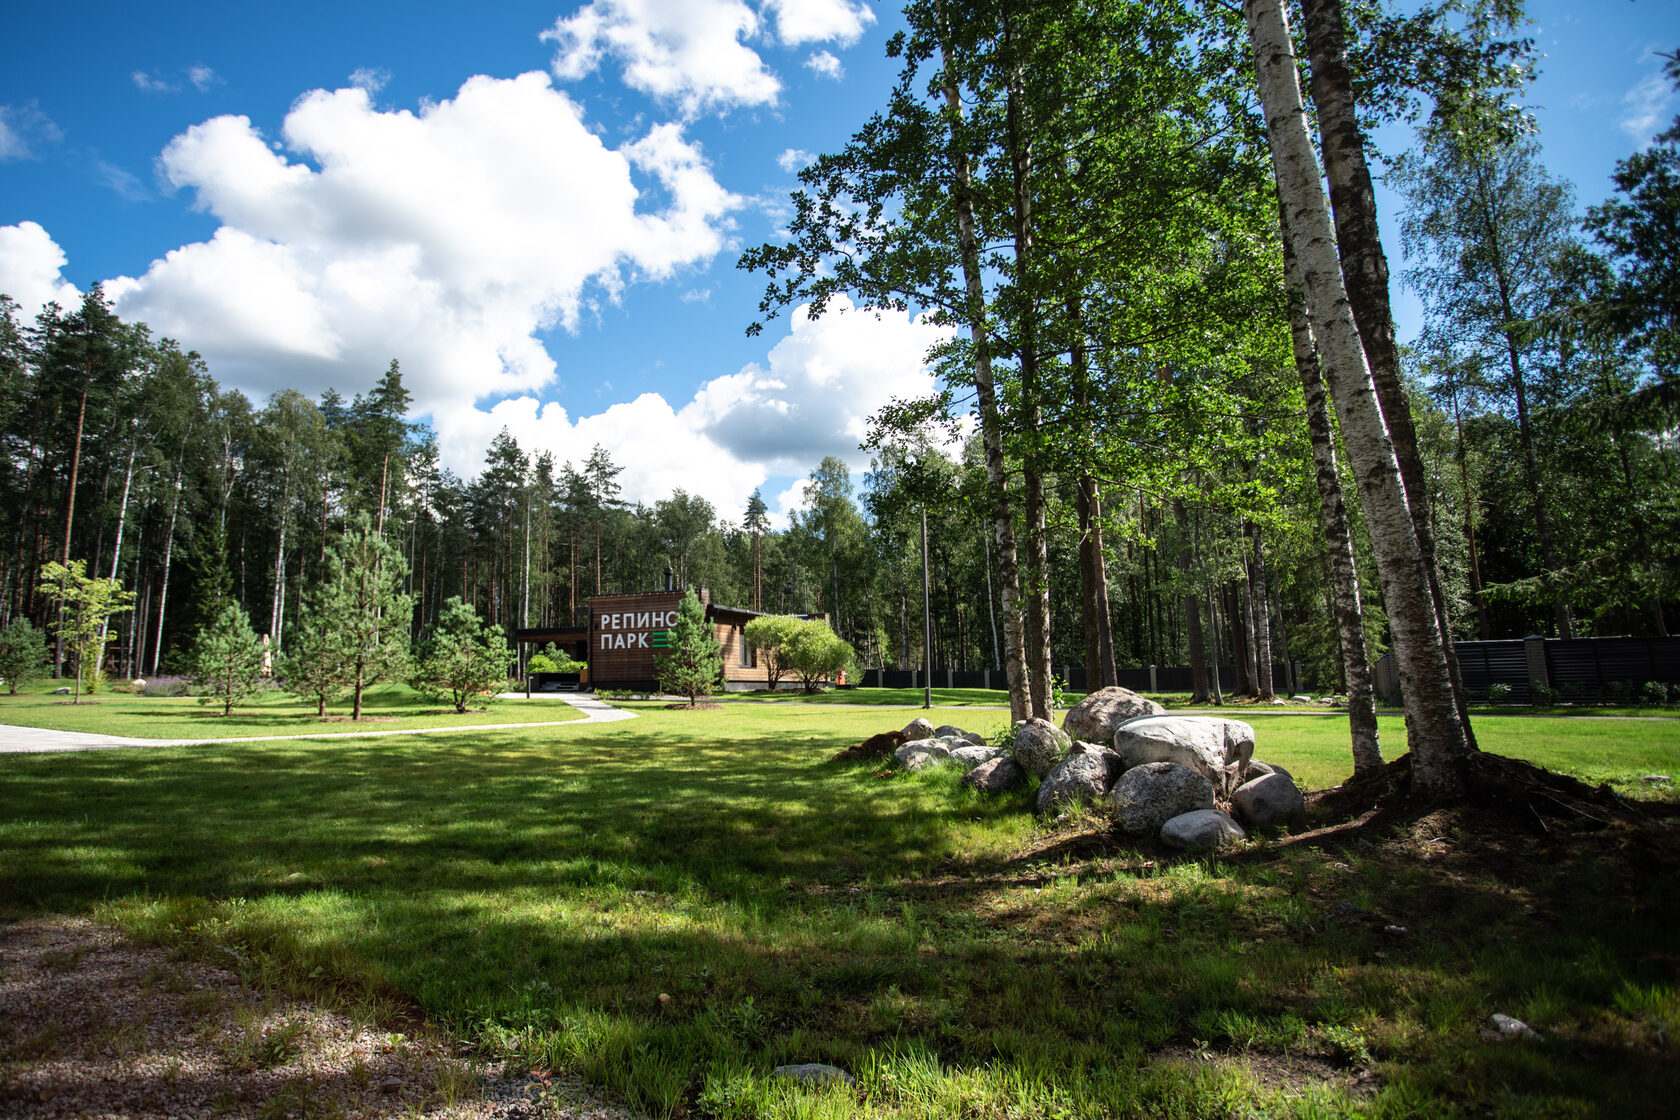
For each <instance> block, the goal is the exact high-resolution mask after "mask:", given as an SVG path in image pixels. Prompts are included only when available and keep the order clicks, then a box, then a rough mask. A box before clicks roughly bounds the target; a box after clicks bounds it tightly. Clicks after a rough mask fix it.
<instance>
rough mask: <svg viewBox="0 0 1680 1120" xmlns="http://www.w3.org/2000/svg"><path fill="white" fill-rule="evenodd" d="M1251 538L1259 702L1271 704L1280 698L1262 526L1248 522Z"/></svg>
mask: <svg viewBox="0 0 1680 1120" xmlns="http://www.w3.org/2000/svg"><path fill="white" fill-rule="evenodd" d="M1248 535H1249V538H1250V539H1251V540H1253V542H1254V554H1253V556H1252V557H1250V558H1249V559H1248V561H1247V568H1248V599H1249V603H1250V604H1251V610H1252V611H1253V614H1254V667H1255V670H1256V673H1255V683H1256V685H1258V686H1259V698H1260V699H1261V700H1270V699H1272V697H1274V696H1276V695H1277V691H1276V689H1275V687H1274V686H1273V683H1272V617H1271V612H1272V608H1271V604H1270V603H1269V602H1268V599H1267V595H1266V554H1265V552H1264V550H1263V549H1262V547H1261V543H1260V526H1258V525H1256V524H1255V523H1254V522H1252V521H1250V522H1248Z"/></svg>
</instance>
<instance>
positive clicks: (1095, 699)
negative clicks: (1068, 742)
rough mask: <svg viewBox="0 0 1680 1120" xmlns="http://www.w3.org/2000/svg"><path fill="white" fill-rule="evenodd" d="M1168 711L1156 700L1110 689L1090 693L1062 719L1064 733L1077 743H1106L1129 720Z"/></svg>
mask: <svg viewBox="0 0 1680 1120" xmlns="http://www.w3.org/2000/svg"><path fill="white" fill-rule="evenodd" d="M1165 711H1166V709H1165V708H1163V707H1161V705H1159V704H1157V703H1155V701H1153V700H1149V699H1146V698H1145V697H1142V696H1139V695H1138V694H1137V693H1135V692H1133V691H1132V690H1131V689H1129V688H1121V687H1120V686H1118V685H1110V686H1109V687H1108V688H1099V689H1098V690H1097V691H1095V692H1093V693H1091V694H1090V695H1089V696H1087V697H1085V699H1083V700H1081V701H1080V702H1079V703H1078V704H1076V705H1074V706H1073V708H1071V709H1070V710H1069V711H1068V714H1067V715H1065V716H1063V717H1062V730H1063V731H1066V732H1067V733H1068V734H1069V735H1071V736H1072V737H1073V738H1075V739H1084V740H1086V741H1087V742H1091V743H1106V742H1108V741H1109V740H1111V739H1113V738H1114V732H1115V731H1116V730H1117V729H1118V728H1119V727H1120V725H1121V724H1122V723H1125V722H1126V721H1127V720H1129V719H1137V718H1138V717H1139V716H1158V715H1160V714H1162V713H1163V712H1165Z"/></svg>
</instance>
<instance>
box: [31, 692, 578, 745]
mask: <svg viewBox="0 0 1680 1120" xmlns="http://www.w3.org/2000/svg"><path fill="white" fill-rule="evenodd" d="M51 683H52V682H36V683H35V684H33V685H31V686H29V688H28V689H27V690H26V691H20V692H19V693H18V695H16V696H7V695H3V694H0V724H7V723H11V724H18V725H21V726H24V727H46V728H51V729H52V730H54V731H87V732H93V733H97V734H102V735H124V736H136V737H140V738H146V739H222V738H232V737H237V736H246V735H311V734H323V733H324V734H333V733H339V732H347V731H416V730H419V729H421V728H432V727H476V726H480V725H484V724H519V723H546V722H549V721H551V720H574V719H582V718H583V715H582V713H580V712H579V711H578V710H577V709H575V708H573V707H571V706H570V705H567V704H564V703H561V702H560V701H558V700H554V699H552V698H546V699H533V700H531V701H529V702H527V701H525V700H501V701H497V702H496V703H494V704H491V705H489V707H488V708H485V707H482V706H475V707H474V708H473V710H470V711H467V712H465V713H457V712H456V711H455V710H454V709H453V708H451V707H450V706H449V705H448V704H439V703H437V702H436V701H431V700H427V699H425V698H424V697H422V696H420V695H419V694H418V693H417V692H415V691H414V690H413V689H412V688H409V687H408V686H407V685H406V684H382V685H376V686H375V687H374V688H372V689H369V690H368V691H367V692H365V693H364V694H363V696H362V717H363V718H362V719H361V720H360V721H355V722H352V721H351V719H350V705H349V704H348V702H346V703H342V704H332V705H329V706H328V707H327V718H326V719H320V718H318V717H317V716H316V715H315V705H313V704H305V703H301V702H300V701H298V700H297V699H296V698H295V697H291V696H288V695H286V694H285V693H283V692H279V691H273V692H267V693H264V694H262V695H261V696H259V697H255V698H253V699H251V700H250V701H249V702H247V703H244V704H241V705H239V706H238V707H237V708H235V709H234V710H233V714H232V715H229V716H224V715H222V709H221V706H220V705H217V704H210V705H206V704H200V703H199V702H198V701H197V700H196V699H193V698H192V697H186V696H181V697H172V696H144V695H140V694H138V693H134V692H129V691H120V692H119V691H115V690H112V689H109V688H104V689H101V690H100V691H99V692H97V693H95V694H93V695H92V696H89V695H86V694H84V695H83V696H82V699H81V702H80V703H76V704H72V703H70V698H69V697H67V696H53V695H51V693H50V687H51Z"/></svg>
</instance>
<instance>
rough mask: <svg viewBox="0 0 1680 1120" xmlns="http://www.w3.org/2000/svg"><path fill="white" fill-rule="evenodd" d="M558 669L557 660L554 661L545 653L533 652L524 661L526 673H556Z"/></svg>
mask: <svg viewBox="0 0 1680 1120" xmlns="http://www.w3.org/2000/svg"><path fill="white" fill-rule="evenodd" d="M559 671H560V664H559V662H557V661H555V660H554V659H553V658H552V657H550V656H548V655H547V654H546V653H533V654H532V655H531V656H530V658H529V659H528V660H527V661H526V662H525V672H526V674H527V675H529V674H532V673H558V672H559Z"/></svg>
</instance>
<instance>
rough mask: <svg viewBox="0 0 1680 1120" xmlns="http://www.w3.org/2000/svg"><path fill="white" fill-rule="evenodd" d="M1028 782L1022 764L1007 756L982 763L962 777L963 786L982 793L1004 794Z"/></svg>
mask: <svg viewBox="0 0 1680 1120" xmlns="http://www.w3.org/2000/svg"><path fill="white" fill-rule="evenodd" d="M1026 780H1027V772H1026V771H1025V770H1023V769H1021V764H1020V763H1018V762H1016V761H1015V760H1014V759H1013V758H1010V757H1008V756H1007V755H1003V756H1000V757H998V758H994V759H992V760H991V761H990V762H982V763H981V764H980V765H978V766H976V767H975V768H974V769H972V770H970V771H969V772H968V773H966V774H964V775H963V777H962V782H963V785H965V786H968V787H969V788H970V789H974V790H978V791H980V792H981V793H1002V792H1003V791H1004V790H1007V789H1013V788H1014V787H1016V786H1018V785H1020V784H1021V783H1022V782H1024V781H1026Z"/></svg>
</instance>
